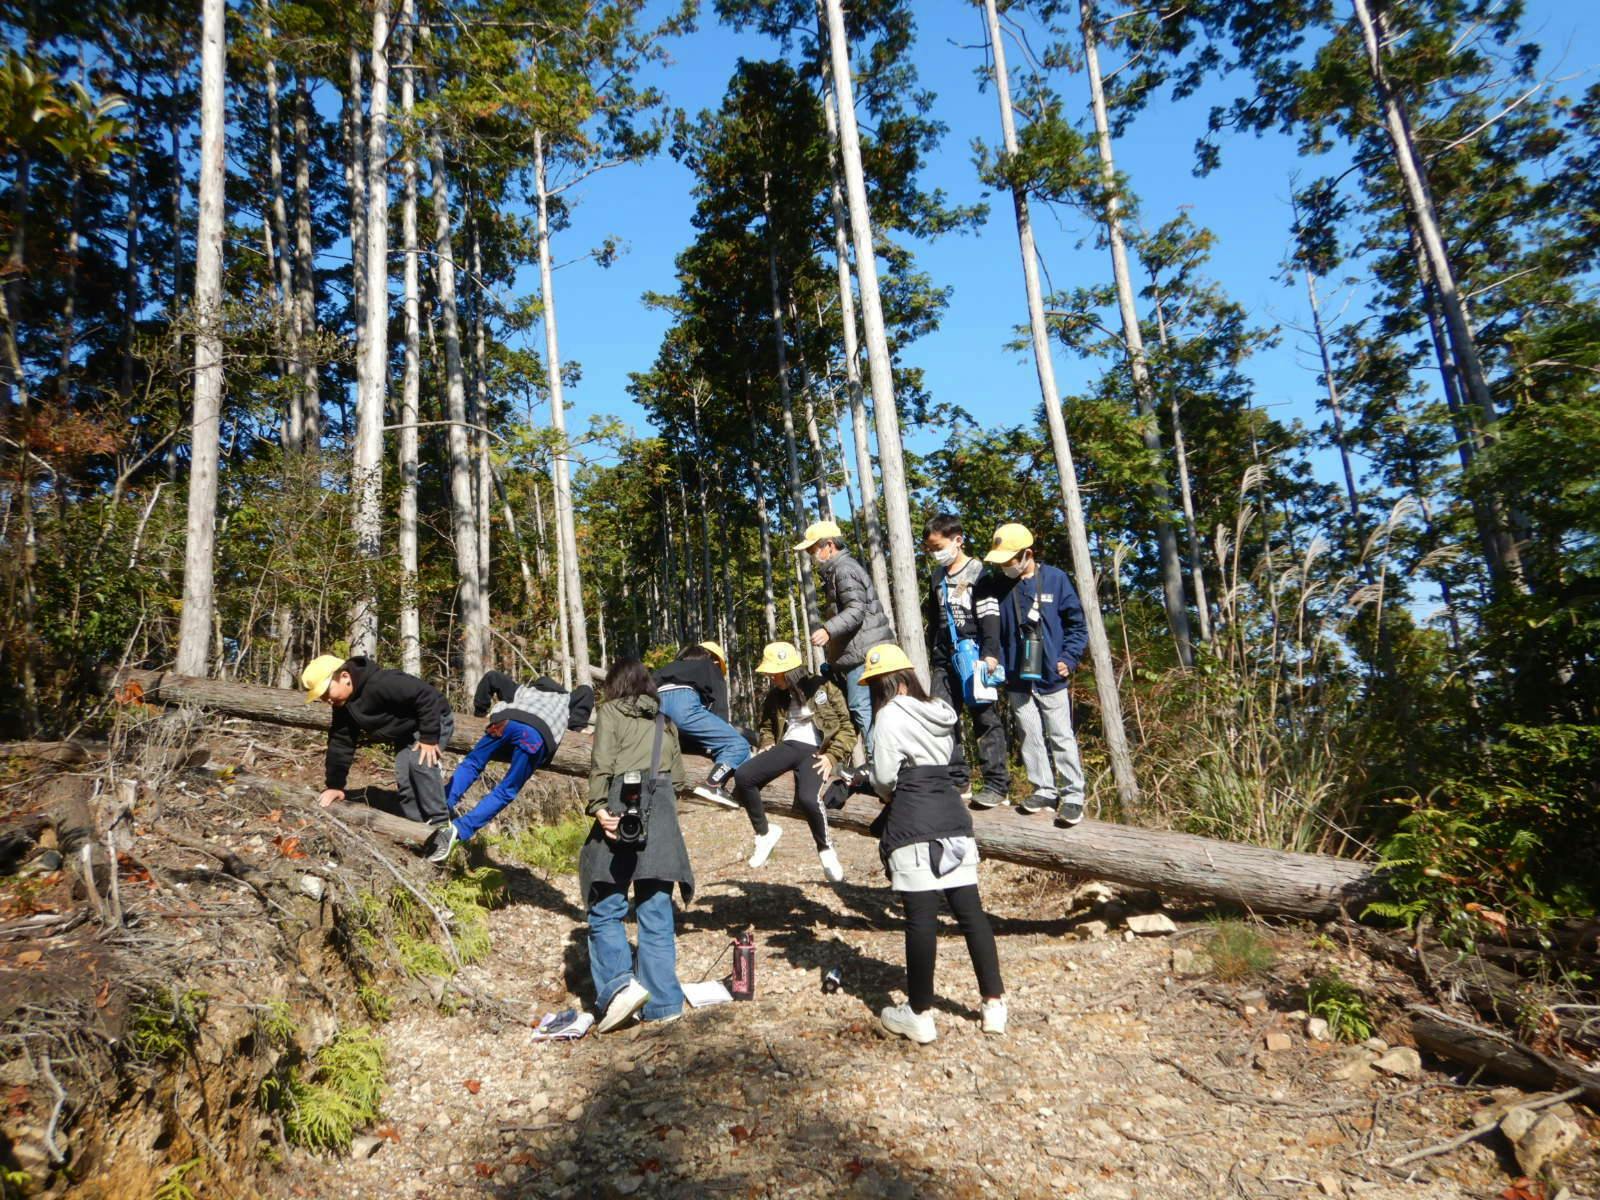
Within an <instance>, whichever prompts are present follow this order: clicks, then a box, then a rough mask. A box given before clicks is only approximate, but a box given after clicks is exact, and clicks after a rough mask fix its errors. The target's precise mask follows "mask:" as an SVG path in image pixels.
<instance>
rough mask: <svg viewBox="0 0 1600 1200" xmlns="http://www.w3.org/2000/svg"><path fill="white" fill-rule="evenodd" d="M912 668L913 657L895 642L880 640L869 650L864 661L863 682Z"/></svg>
mask: <svg viewBox="0 0 1600 1200" xmlns="http://www.w3.org/2000/svg"><path fill="white" fill-rule="evenodd" d="M911 669H912V668H911V658H910V656H908V655H907V654H906V652H905V651H904V650H902V649H900V647H899V646H896V645H895V644H894V643H893V642H879V643H878V644H877V645H876V646H874V647H873V648H872V649H871V650H868V651H867V657H866V660H865V661H864V662H863V663H862V670H861V682H863V683H865V682H866V681H867V680H869V679H873V678H876V677H877V676H879V675H890V674H893V673H894V672H895V671H909V670H911Z"/></svg>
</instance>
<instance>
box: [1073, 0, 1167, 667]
mask: <svg viewBox="0 0 1600 1200" xmlns="http://www.w3.org/2000/svg"><path fill="white" fill-rule="evenodd" d="M1078 20H1079V23H1080V25H1081V26H1082V32H1083V58H1084V66H1085V69H1086V70H1087V72H1088V75H1089V96H1090V99H1091V101H1092V104H1093V108H1094V128H1095V135H1096V140H1097V142H1098V143H1099V147H1100V167H1101V178H1102V181H1103V183H1104V186H1105V195H1106V199H1105V223H1106V241H1107V242H1109V243H1110V246H1111V273H1112V275H1113V276H1114V278H1115V280H1116V286H1117V308H1118V309H1119V310H1120V312H1121V314H1122V336H1123V340H1124V342H1125V344H1126V346H1127V350H1128V370H1129V372H1130V373H1131V374H1132V376H1133V393H1134V396H1135V398H1136V399H1137V400H1138V404H1139V416H1140V418H1141V424H1142V426H1143V436H1144V444H1145V449H1146V450H1148V451H1149V453H1150V457H1151V460H1152V463H1153V465H1154V467H1155V468H1156V470H1157V471H1158V472H1159V474H1158V476H1157V477H1158V478H1159V479H1160V480H1161V483H1160V484H1159V485H1157V487H1156V488H1155V489H1154V490H1155V495H1154V500H1155V504H1156V511H1157V513H1158V514H1159V515H1158V516H1157V518H1156V544H1157V547H1158V548H1159V551H1160V559H1161V564H1160V565H1161V592H1162V597H1163V600H1164V602H1165V605H1166V610H1167V624H1168V625H1170V626H1171V627H1172V637H1173V641H1174V643H1175V644H1176V646H1177V651H1178V662H1179V663H1180V664H1181V665H1182V666H1185V667H1190V666H1193V665H1194V647H1193V645H1192V643H1191V639H1190V633H1189V610H1188V607H1187V605H1186V604H1185V602H1184V598H1183V570H1182V568H1181V567H1180V566H1179V565H1178V537H1177V533H1176V532H1175V531H1174V530H1173V528H1172V517H1171V515H1170V514H1171V512H1172V493H1171V491H1170V490H1169V489H1168V487H1167V484H1166V478H1167V468H1166V464H1165V462H1163V461H1162V450H1161V426H1160V424H1159V422H1158V421H1157V418H1156V406H1155V395H1154V389H1153V388H1152V387H1151V386H1150V370H1149V365H1148V364H1147V363H1146V361H1145V355H1144V335H1143V334H1142V333H1141V332H1140V330H1139V313H1138V310H1137V309H1136V308H1135V307H1134V298H1133V278H1132V276H1131V275H1130V273H1129V271H1128V251H1127V247H1126V245H1124V243H1123V237H1122V200H1121V197H1120V196H1119V195H1118V193H1117V168H1116V163H1115V161H1114V160H1113V158H1112V154H1111V128H1110V123H1109V121H1108V120H1107V117H1106V94H1105V88H1104V86H1103V85H1102V82H1101V79H1100V55H1099V51H1098V49H1097V43H1098V41H1099V32H1098V29H1097V27H1096V24H1095V15H1094V3H1093V0H1078Z"/></svg>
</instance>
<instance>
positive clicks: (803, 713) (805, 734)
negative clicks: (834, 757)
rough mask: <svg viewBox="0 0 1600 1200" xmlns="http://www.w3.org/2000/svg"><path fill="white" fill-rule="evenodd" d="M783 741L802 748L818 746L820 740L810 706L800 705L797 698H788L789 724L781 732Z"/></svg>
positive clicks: (820, 743)
mask: <svg viewBox="0 0 1600 1200" xmlns="http://www.w3.org/2000/svg"><path fill="white" fill-rule="evenodd" d="M783 740H784V741H786V742H798V743H799V744H800V745H802V746H820V745H822V738H821V735H820V733H819V731H818V729H817V721H816V717H815V716H814V715H813V714H812V712H811V705H810V704H802V703H801V702H800V700H799V699H798V698H797V697H794V696H791V697H790V698H789V724H788V727H787V728H785V729H784V731H783Z"/></svg>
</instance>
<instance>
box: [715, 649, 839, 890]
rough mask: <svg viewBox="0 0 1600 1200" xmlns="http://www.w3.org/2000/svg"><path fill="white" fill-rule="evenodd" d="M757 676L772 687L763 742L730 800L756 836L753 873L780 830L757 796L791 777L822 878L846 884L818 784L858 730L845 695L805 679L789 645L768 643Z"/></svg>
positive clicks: (764, 710) (738, 776) (736, 778)
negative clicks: (781, 778) (741, 808)
mask: <svg viewBox="0 0 1600 1200" xmlns="http://www.w3.org/2000/svg"><path fill="white" fill-rule="evenodd" d="M756 672H757V673H758V674H761V675H766V676H768V677H769V678H770V679H771V680H772V686H771V687H770V688H769V689H768V690H767V695H766V698H765V700H763V701H762V705H761V743H760V746H759V748H758V749H757V752H756V755H755V757H754V758H751V759H749V760H748V761H746V762H745V763H744V765H743V766H741V767H740V768H739V769H738V770H737V771H735V772H734V773H733V794H734V798H735V799H736V800H738V801H739V803H740V804H742V805H743V806H744V810H745V812H747V813H749V814H750V825H751V827H752V828H753V829H754V830H755V835H756V847H755V852H754V853H753V854H751V855H750V865H751V866H752V867H760V866H763V865H764V864H765V863H766V861H767V859H768V858H770V857H771V855H772V848H773V847H774V846H776V845H777V844H778V838H779V837H781V836H782V835H783V830H781V829H779V828H778V827H777V826H776V825H769V824H768V822H767V813H766V809H765V808H764V807H762V804H761V789H762V788H763V787H765V786H766V785H767V784H769V783H771V782H772V781H773V780H774V779H777V778H778V777H779V776H782V775H786V774H790V773H793V775H794V799H795V803H796V804H797V805H799V807H800V811H801V812H802V813H804V814H805V818H806V823H807V824H808V825H810V826H811V837H812V840H813V841H815V842H816V845H817V857H818V858H819V859H820V860H821V862H822V873H823V874H824V875H826V876H827V878H828V881H829V882H830V883H838V882H839V881H840V880H842V879H843V878H844V866H843V864H841V863H840V862H839V855H838V852H837V851H835V850H834V848H833V840H832V838H831V837H830V836H829V834H828V816H827V812H826V811H825V810H824V808H823V806H822V800H821V796H820V793H821V791H822V785H823V784H824V783H825V782H826V781H827V779H828V777H829V776H830V775H832V774H833V771H834V768H835V767H837V766H840V765H841V764H843V763H844V762H845V761H846V760H847V759H848V758H849V757H850V751H851V750H852V749H854V748H855V744H856V727H855V725H854V724H853V723H852V722H851V719H850V710H849V708H848V706H847V705H846V704H845V698H844V695H843V694H842V693H841V692H840V691H839V689H838V688H837V687H835V686H834V685H833V684H832V683H829V682H827V681H826V680H824V679H822V678H821V677H820V676H816V675H808V674H806V669H805V660H804V659H802V658H801V657H800V651H798V650H796V649H795V648H794V646H793V645H791V644H790V643H789V642H769V643H768V644H767V647H766V649H764V650H763V651H762V652H761V663H760V665H759V666H757V667H756Z"/></svg>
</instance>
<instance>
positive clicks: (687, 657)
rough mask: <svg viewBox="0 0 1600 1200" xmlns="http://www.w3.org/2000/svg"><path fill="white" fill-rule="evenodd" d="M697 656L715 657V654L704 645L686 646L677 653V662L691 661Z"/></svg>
mask: <svg viewBox="0 0 1600 1200" xmlns="http://www.w3.org/2000/svg"><path fill="white" fill-rule="evenodd" d="M697 658H716V655H715V654H713V653H711V651H709V650H707V649H706V648H705V647H704V646H688V647H686V648H685V649H684V651H683V653H682V654H680V655H678V661H679V662H693V661H694V660H695V659H697Z"/></svg>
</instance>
